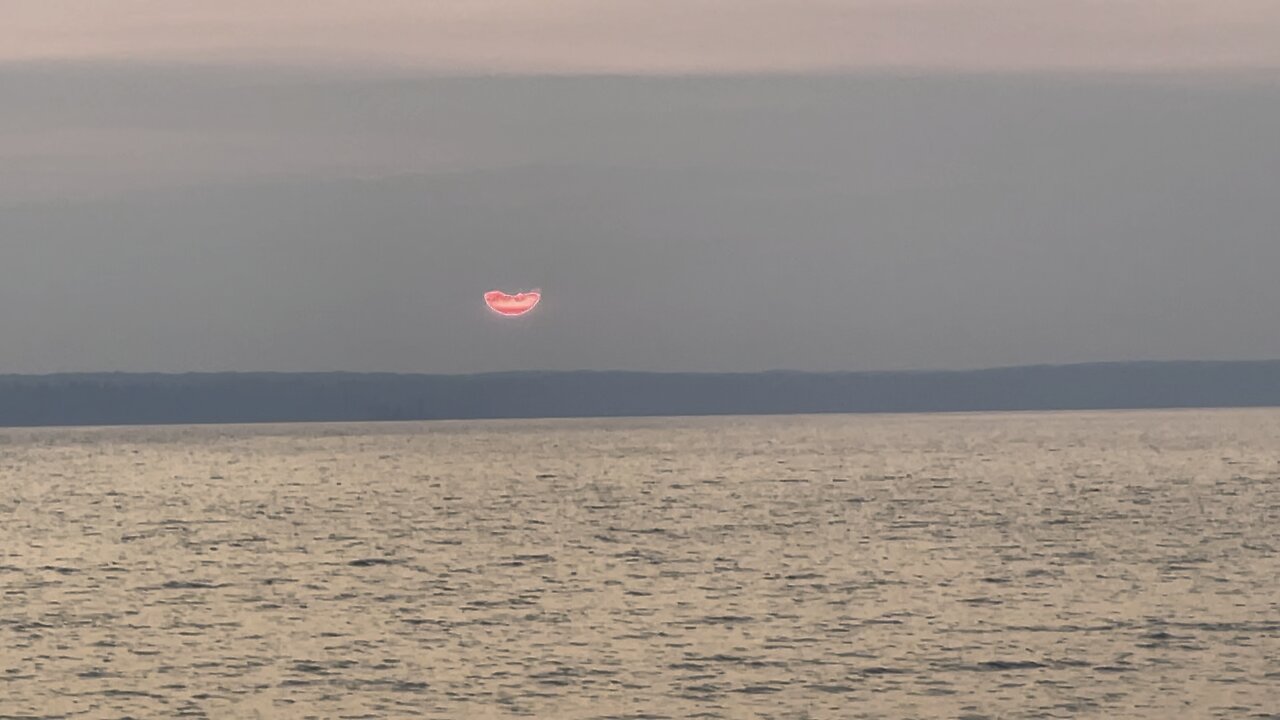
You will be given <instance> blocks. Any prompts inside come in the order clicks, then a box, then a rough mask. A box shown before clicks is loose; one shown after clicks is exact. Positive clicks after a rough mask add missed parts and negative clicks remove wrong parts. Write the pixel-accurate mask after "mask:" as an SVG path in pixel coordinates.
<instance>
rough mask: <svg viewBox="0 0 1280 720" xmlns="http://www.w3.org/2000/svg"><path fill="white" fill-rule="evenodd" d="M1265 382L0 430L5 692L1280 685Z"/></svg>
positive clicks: (266, 704)
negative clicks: (1238, 393) (661, 412)
mask: <svg viewBox="0 0 1280 720" xmlns="http://www.w3.org/2000/svg"><path fill="white" fill-rule="evenodd" d="M1278 550H1280V411H1275V410H1215V411H1172V412H1103V413H1035V414H1031V413H1010V414H975V415H863V416H804V417H725V418H678V419H672V418H663V419H620V420H572V421H518V422H506V421H501V422H466V423H463V422H438V423H409V424H363V425H291V426H284V425H275V426H208V427H173V428H94V429H41V430H0V717H14V716H17V717H40V718H46V717H47V718H55V717H56V718H60V717H76V718H121V717H134V718H176V717H210V718H304V717H313V718H410V717H436V718H489V717H508V716H517V715H521V716H530V717H539V718H693V717H697V718H751V717H760V718H864V717H865V718H925V717H929V718H931V717H938V718H967V719H970V720H976V719H977V718H993V719H994V718H1000V719H1005V718H1075V717H1109V718H1171V717H1180V718H1211V717H1221V718H1256V717H1270V718H1276V717H1280V553H1278Z"/></svg>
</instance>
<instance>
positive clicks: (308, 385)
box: [0, 361, 1280, 426]
mask: <svg viewBox="0 0 1280 720" xmlns="http://www.w3.org/2000/svg"><path fill="white" fill-rule="evenodd" d="M1270 405H1280V361H1268V362H1160V363H1145V362H1144V363H1102V364H1088V365H1064V366H1029V367H1013V368H999V369H992V370H973V371H948V372H868V373H802V372H764V373H741V374H718V373H634V372H587V371H581V372H519V373H491V374H480V375H394V374H361V373H207V374H203V373H202V374H182V375H165V374H121V373H101V374H63V375H4V376H0V425H4V426H39V425H121V424H171V423H239V422H304V421H361V420H432V419H466V418H531V417H603V416H628V415H637V416H639V415H720V414H784V413H831V412H922V411H981V410H1055V409H1062V410H1066V409H1105V408H1174V407H1249V406H1270Z"/></svg>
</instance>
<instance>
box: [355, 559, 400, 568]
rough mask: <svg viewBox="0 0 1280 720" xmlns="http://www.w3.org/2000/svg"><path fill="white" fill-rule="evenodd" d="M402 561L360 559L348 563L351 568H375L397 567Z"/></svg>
mask: <svg viewBox="0 0 1280 720" xmlns="http://www.w3.org/2000/svg"><path fill="white" fill-rule="evenodd" d="M399 562H400V561H399V560H393V559H391V558H360V559H359V560H352V561H350V562H348V563H347V565H350V566H351V567H374V566H375V565H396V564H398V563H399Z"/></svg>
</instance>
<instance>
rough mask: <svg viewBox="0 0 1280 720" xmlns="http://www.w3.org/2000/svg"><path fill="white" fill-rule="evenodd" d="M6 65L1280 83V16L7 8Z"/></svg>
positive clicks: (347, 2)
mask: <svg viewBox="0 0 1280 720" xmlns="http://www.w3.org/2000/svg"><path fill="white" fill-rule="evenodd" d="M0 9H2V10H3V20H4V22H3V23H0V58H16V59H23V58H25V59H49V58H104V57H106V58H133V59H138V58H145V59H157V58H160V59H167V60H174V59H179V60H194V61H217V62H260V61H273V62H285V63H317V62H319V63H328V64H333V63H339V62H342V63H349V62H372V63H378V64H384V65H385V64H393V65H405V66H412V67H419V68H424V67H425V68H429V69H433V70H439V71H444V72H453V71H502V72H517V73H523V72H600V71H609V72H625V73H634V72H665V71H693V72H707V71H730V72H732V71H759V70H766V71H771V70H782V69H786V70H818V69H820V70H831V69H851V68H867V67H883V66H893V67H901V66H908V67H931V68H945V69H948V70H955V69H958V68H965V69H1002V70H1007V69H1024V68H1043V67H1053V68H1104V69H1114V68H1117V67H1125V68H1170V67H1175V68H1204V67H1223V66H1226V67H1258V66H1268V67H1280V42H1277V32H1278V31H1280V3H1277V2H1275V0H269V1H263V0H217V1H216V2H213V1H211V0H110V1H109V2H104V1H103V0H0Z"/></svg>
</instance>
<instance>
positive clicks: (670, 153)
mask: <svg viewBox="0 0 1280 720" xmlns="http://www.w3.org/2000/svg"><path fill="white" fill-rule="evenodd" d="M107 8H109V11H108V9H107ZM0 10H2V11H3V14H4V17H5V20H6V22H4V23H0V338H3V340H4V342H3V344H2V345H0V372H54V371H66V370H166V371H182V370H334V369H341V370H390V371H424V372H468V371H483V370H512V369H546V368H552V369H571V368H599V369H603V368H631V369H652V370H757V369H770V368H796V369H897V368H938V367H974V366H989V365H1005V364H1017V363H1034V362H1076V361H1090V360H1124V359H1139V358H1141V359H1185V358H1204V359H1210V358H1213V359H1232V358H1241V359H1243V358H1268V357H1280V312H1278V309H1280V283H1277V282H1276V281H1275V275H1276V269H1277V268H1280V203H1277V202H1276V199H1277V198H1280V143H1278V142H1276V128H1278V127H1280V74H1278V73H1277V72H1276V71H1275V70H1273V68H1278V67H1280V5H1277V4H1275V3H1271V2H1246V1H1244V0H1225V1H1222V2H1213V3H1208V2H1202V1H1197V2H1172V1H1163V2H1162V1H1161V0H1144V1H1142V2H1138V1H1136V0H1135V1H1134V2H1127V1H1124V0H1113V1H1112V2H1098V1H1095V2H1090V1H1087V0H1081V1H1076V2H1066V1H1058V0H1046V1H1045V2H1034V3H1033V2H1025V1H1023V2H1003V1H1001V0H972V1H968V2H963V3H962V2H959V1H957V2H948V1H939V2H922V1H920V2H913V1H909V0H898V1H891V0H880V1H878V2H872V1H870V0H850V1H848V2H833V1H830V0H825V1H823V0H819V1H815V2H805V3H798V2H787V3H783V2H771V1H768V0H739V2H735V3H728V2H723V3H722V2H712V1H710V0H684V2H680V3H676V2H663V1H660V0H659V1H654V2H646V3H631V2H621V1H619V2H594V3H587V2H580V1H574V2H551V1H547V0H544V1H543V2H536V3H535V2H532V1H529V2H523V1H517V0H506V1H505V2H497V1H496V0H489V1H484V0H471V1H469V2H461V1H458V2H452V1H447V2H446V1H439V2H432V3H424V2H408V1H405V2H354V1H351V2H344V1H340V0H330V1H329V2H319V1H313V2H308V3H302V2H296V3H295V2H290V1H279V0H278V1H276V2H270V3H261V4H259V3H248V2H239V1H235V2H222V3H211V2H198V3H197V2H181V1H174V0H168V1H165V2H160V1H157V2H142V1H140V0H113V2H111V3H98V2H87V1H86V2H70V1H66V0H63V1H59V0H43V1H42V2H16V3H15V2H12V1H10V2H6V1H5V0H0ZM904 67H911V68H914V70H912V71H910V72H903V71H902V70H901V68H904ZM888 68H898V70H896V71H891V70H889V69H888ZM490 71H493V72H498V73H501V74H500V75H497V76H485V75H484V74H483V73H487V72H490ZM605 71H607V72H609V73H614V74H612V75H593V74H592V73H597V72H605ZM747 71H768V72H773V71H785V72H786V74H783V75H777V74H774V75H772V76H769V75H760V74H754V75H753V74H745V73H747ZM1067 71H1069V72H1067ZM477 73H481V74H480V75H477ZM670 73H677V74H678V76H672V75H670ZM689 73H692V74H689ZM556 74H561V75H562V76H559V77H557V76H553V75H556ZM451 75H452V77H451ZM492 287H504V288H508V289H512V290H517V289H524V288H532V287H541V288H542V289H543V290H544V292H545V296H544V300H543V304H542V305H541V306H540V307H539V308H538V309H537V310H536V311H535V312H534V313H533V314H532V315H531V316H528V317H526V318H523V319H521V320H519V321H511V320H502V319H498V318H495V317H491V316H489V315H488V314H487V313H486V311H485V309H484V307H483V303H482V295H483V293H484V291H485V290H488V289H491V288H492Z"/></svg>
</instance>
